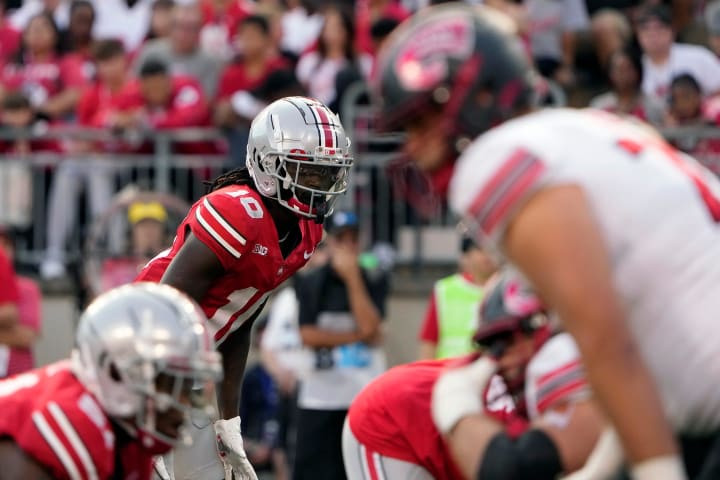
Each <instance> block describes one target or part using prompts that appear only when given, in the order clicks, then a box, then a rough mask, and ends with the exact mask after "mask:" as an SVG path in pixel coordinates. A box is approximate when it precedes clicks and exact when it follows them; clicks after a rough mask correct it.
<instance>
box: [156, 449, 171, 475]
mask: <svg viewBox="0 0 720 480" xmlns="http://www.w3.org/2000/svg"><path fill="white" fill-rule="evenodd" d="M153 472H154V474H155V475H154V476H153V478H154V479H156V480H172V479H173V477H172V475H171V474H170V471H169V470H168V468H167V466H165V457H164V456H162V455H155V456H154V457H153Z"/></svg>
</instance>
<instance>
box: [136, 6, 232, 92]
mask: <svg viewBox="0 0 720 480" xmlns="http://www.w3.org/2000/svg"><path fill="white" fill-rule="evenodd" d="M201 21H202V19H201V18H200V10H199V9H198V8H197V6H196V5H194V4H190V5H177V6H175V7H174V8H173V10H172V17H171V22H170V36H169V37H167V38H160V39H157V40H151V41H150V42H148V43H146V44H145V46H144V47H143V48H142V49H141V50H140V53H139V54H138V56H137V58H136V59H135V64H134V68H133V70H134V72H135V73H136V74H137V73H139V71H140V67H141V66H142V65H143V64H144V63H145V62H146V61H147V60H148V59H155V60H161V61H163V62H164V63H165V64H166V65H167V66H168V67H169V68H170V73H171V74H172V75H183V76H189V77H192V78H194V79H195V80H197V81H199V82H200V84H201V85H202V88H203V92H204V93H205V96H206V97H207V98H213V97H214V96H215V91H216V89H217V85H218V78H219V77H220V69H221V67H222V64H221V62H220V60H219V59H218V58H217V57H214V56H212V55H210V54H208V53H206V52H204V51H202V50H201V49H200V27H201V26H202V23H201Z"/></svg>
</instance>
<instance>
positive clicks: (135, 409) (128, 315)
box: [0, 283, 222, 480]
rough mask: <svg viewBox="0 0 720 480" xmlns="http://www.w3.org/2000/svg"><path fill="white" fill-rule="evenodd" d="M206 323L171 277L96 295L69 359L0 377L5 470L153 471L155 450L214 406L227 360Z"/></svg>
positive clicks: (143, 475) (32, 474)
mask: <svg viewBox="0 0 720 480" xmlns="http://www.w3.org/2000/svg"><path fill="white" fill-rule="evenodd" d="M205 323H206V322H205V315H204V314H203V312H202V310H201V309H200V307H199V306H198V305H197V304H195V302H193V301H191V300H190V299H189V298H188V297H186V296H185V295H183V294H182V293H180V292H179V291H177V290H175V289H174V288H171V287H168V286H165V285H156V284H151V283H137V284H133V285H127V286H123V287H120V288H117V289H115V290H111V291H109V292H107V293H105V294H104V295H101V296H100V297H98V298H97V299H96V300H95V301H94V302H93V303H92V304H90V305H89V306H88V308H87V309H86V310H85V312H84V313H83V314H82V316H81V317H80V322H79V325H78V329H77V333H76V337H75V348H74V350H73V352H72V356H71V358H70V359H69V360H64V361H60V362H58V363H54V364H51V365H49V366H47V367H44V368H40V369H37V370H31V371H29V372H26V373H22V374H19V375H16V376H13V377H9V378H8V379H5V380H2V381H0V411H1V412H2V415H0V465H2V470H0V478H2V479H19V478H27V479H33V480H44V479H47V480H49V479H71V480H76V479H78V480H79V479H88V480H92V479H111V478H112V479H128V480H129V479H138V480H149V479H150V474H151V470H152V463H151V460H152V455H154V454H161V453H165V452H168V451H169V450H170V449H171V448H173V447H174V446H175V445H177V444H179V443H181V442H182V441H185V440H188V439H189V437H187V435H186V424H188V423H190V422H189V419H190V416H191V415H192V416H193V418H194V419H195V418H201V417H202V416H203V415H201V414H203V413H205V412H206V410H207V409H208V408H210V409H211V410H214V409H212V407H210V405H211V401H212V389H213V385H214V382H216V381H218V380H219V379H220V377H221V374H222V365H221V361H220V356H219V354H218V353H217V352H215V351H214V349H213V345H212V340H211V338H210V334H209V332H208V330H207V328H206V326H205ZM198 387H200V388H198Z"/></svg>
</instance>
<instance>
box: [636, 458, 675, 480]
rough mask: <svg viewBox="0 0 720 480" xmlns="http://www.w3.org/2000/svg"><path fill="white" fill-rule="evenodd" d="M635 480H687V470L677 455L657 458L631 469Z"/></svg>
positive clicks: (637, 464)
mask: <svg viewBox="0 0 720 480" xmlns="http://www.w3.org/2000/svg"><path fill="white" fill-rule="evenodd" d="M630 471H631V476H632V478H633V480H686V479H687V476H686V475H685V468H684V467H683V463H682V460H681V459H680V457H679V456H677V455H667V456H664V457H655V458H650V459H648V460H645V461H644V462H640V463H636V464H635V465H633V466H632V468H631V469H630Z"/></svg>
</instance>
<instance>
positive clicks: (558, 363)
mask: <svg viewBox="0 0 720 480" xmlns="http://www.w3.org/2000/svg"><path fill="white" fill-rule="evenodd" d="M526 375H527V378H526V384H525V385H526V386H525V393H526V400H527V406H528V413H529V416H530V418H531V419H535V418H537V417H540V416H542V415H543V414H544V413H545V412H547V411H548V410H550V409H552V407H553V406H555V405H558V404H560V403H566V402H572V401H578V400H581V399H585V398H587V397H589V396H590V387H589V385H588V382H587V378H586V377H585V371H584V369H583V366H582V363H581V361H580V354H579V352H578V349H577V346H576V345H575V342H574V341H573V339H572V337H571V336H570V335H569V334H567V333H561V334H559V335H555V336H554V337H552V338H551V339H550V340H548V341H547V342H546V343H545V345H543V347H542V348H541V349H540V350H539V351H538V353H537V354H536V355H535V356H534V357H533V359H532V360H531V361H530V363H529V364H528V368H527V372H526Z"/></svg>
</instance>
